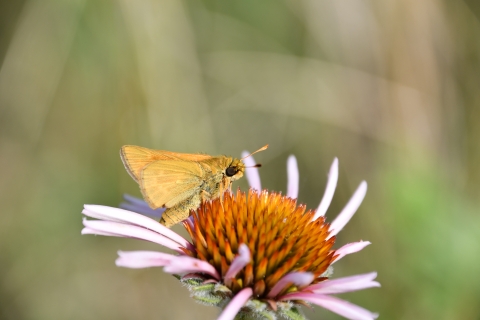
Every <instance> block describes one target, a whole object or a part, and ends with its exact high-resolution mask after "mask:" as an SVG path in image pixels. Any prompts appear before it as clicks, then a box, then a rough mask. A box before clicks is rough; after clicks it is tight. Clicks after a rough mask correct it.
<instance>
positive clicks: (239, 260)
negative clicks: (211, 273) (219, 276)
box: [224, 243, 251, 281]
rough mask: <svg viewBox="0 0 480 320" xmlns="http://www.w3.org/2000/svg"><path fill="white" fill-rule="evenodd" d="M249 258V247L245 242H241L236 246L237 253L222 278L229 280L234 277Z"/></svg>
mask: <svg viewBox="0 0 480 320" xmlns="http://www.w3.org/2000/svg"><path fill="white" fill-rule="evenodd" d="M250 260H251V257H250V249H248V246H247V245H246V244H244V243H242V244H241V245H240V246H239V247H238V255H237V256H236V257H235V258H234V259H233V261H232V264H231V265H230V267H229V268H228V270H227V273H226V274H225V277H224V278H225V279H226V280H227V281H230V279H232V278H234V277H235V276H236V275H237V273H238V272H239V271H240V270H242V269H243V268H244V267H245V266H246V265H247V264H248V263H249V262H250Z"/></svg>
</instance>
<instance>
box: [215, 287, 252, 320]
mask: <svg viewBox="0 0 480 320" xmlns="http://www.w3.org/2000/svg"><path fill="white" fill-rule="evenodd" d="M252 295H253V290H252V289H251V288H245V289H243V290H241V291H240V292H238V293H237V294H236V295H235V297H234V298H233V299H232V301H230V303H229V304H228V305H227V306H226V308H225V309H223V311H222V313H221V314H220V316H219V317H218V318H217V320H233V319H235V316H236V315H237V313H238V311H240V309H241V308H242V307H243V306H244V305H245V303H247V301H248V299H250V297H251V296H252Z"/></svg>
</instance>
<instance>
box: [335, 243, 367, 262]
mask: <svg viewBox="0 0 480 320" xmlns="http://www.w3.org/2000/svg"><path fill="white" fill-rule="evenodd" d="M369 244H371V242H370V241H358V242H352V243H348V244H346V245H344V246H343V247H341V248H340V249H337V250H335V255H337V257H336V258H335V260H333V261H332V264H333V263H335V262H337V261H338V260H340V259H342V258H343V257H345V256H346V255H347V254H351V253H355V252H358V251H360V250H362V249H363V248H365V247H366V246H368V245H369Z"/></svg>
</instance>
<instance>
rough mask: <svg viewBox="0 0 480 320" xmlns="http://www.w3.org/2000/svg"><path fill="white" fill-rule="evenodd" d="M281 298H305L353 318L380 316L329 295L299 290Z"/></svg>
mask: <svg viewBox="0 0 480 320" xmlns="http://www.w3.org/2000/svg"><path fill="white" fill-rule="evenodd" d="M281 300H304V301H307V302H311V303H314V304H316V305H319V306H321V307H323V308H325V309H328V310H330V311H332V312H335V313H336V314H339V315H341V316H342V317H345V318H347V319H352V320H373V319H376V318H377V317H378V314H376V313H373V312H371V311H368V310H367V309H364V308H362V307H359V306H357V305H355V304H353V303H350V302H348V301H345V300H342V299H338V298H335V297H331V296H327V295H321V294H315V293H304V292H298V293H291V294H287V295H285V296H283V297H282V298H281Z"/></svg>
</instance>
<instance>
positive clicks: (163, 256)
mask: <svg viewBox="0 0 480 320" xmlns="http://www.w3.org/2000/svg"><path fill="white" fill-rule="evenodd" d="M175 258H177V256H174V255H173V254H168V253H163V252H155V251H130V252H125V251H118V258H117V260H116V261H115V264H116V265H117V266H118V267H125V268H133V269H138V268H150V267H164V266H166V265H168V264H169V263H170V262H171V261H172V260H173V259H175Z"/></svg>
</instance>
